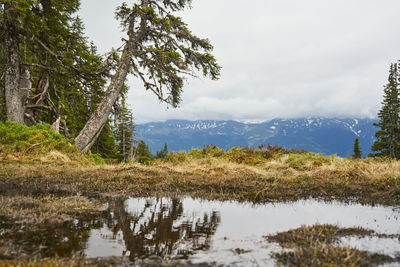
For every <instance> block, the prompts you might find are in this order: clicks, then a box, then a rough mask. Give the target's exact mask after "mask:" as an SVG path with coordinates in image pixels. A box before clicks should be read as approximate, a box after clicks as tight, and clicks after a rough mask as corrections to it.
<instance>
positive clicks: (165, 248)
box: [0, 197, 400, 266]
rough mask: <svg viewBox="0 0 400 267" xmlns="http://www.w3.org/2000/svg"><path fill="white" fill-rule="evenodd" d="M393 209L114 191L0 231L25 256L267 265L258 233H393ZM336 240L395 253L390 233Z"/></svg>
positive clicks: (396, 228) (269, 246)
mask: <svg viewBox="0 0 400 267" xmlns="http://www.w3.org/2000/svg"><path fill="white" fill-rule="evenodd" d="M399 215H400V210H399V209H393V208H391V207H383V206H375V207H372V206H363V205H360V204H354V203H353V204H351V203H350V204H343V203H340V202H321V201H317V200H303V201H296V202H288V203H274V204H271V203H270V204H263V205H254V204H252V203H239V202H235V201H231V202H229V201H227V202H221V201H206V200H199V199H193V198H190V197H186V198H181V199H170V198H129V199H126V200H124V199H114V200H112V201H110V202H109V203H108V208H107V210H106V211H105V212H104V213H103V214H101V215H96V216H88V217H86V218H80V219H79V220H76V221H75V222H73V223H69V224H66V225H64V226H63V227H61V228H50V229H41V230H40V231H26V229H25V230H24V231H21V232H18V231H15V233H14V236H13V237H10V236H7V237H5V236H2V238H3V237H4V238H8V239H10V240H11V239H12V240H13V241H12V242H13V243H16V244H18V245H19V246H20V247H21V251H23V252H24V253H25V254H26V255H28V256H30V257H35V256H38V257H55V256H58V257H72V256H78V257H79V256H82V257H86V258H94V257H108V256H117V257H120V256H126V257H128V258H129V259H130V260H131V261H135V260H137V259H142V258H148V257H150V256H154V255H157V256H159V257H161V258H163V259H175V258H188V259H189V260H190V261H191V262H192V263H195V264H196V263H202V262H209V263H210V262H216V263H217V264H218V265H219V264H223V265H227V266H235V265H236V266H257V265H262V266H266V265H267V266H268V265H272V266H273V265H274V264H275V262H274V260H273V259H272V258H271V257H270V253H271V252H273V251H274V252H277V251H281V248H280V247H279V246H278V245H277V244H274V243H268V242H267V241H266V240H265V238H264V236H265V235H269V234H274V233H277V232H283V231H288V230H290V229H295V228H298V227H300V226H302V225H308V226H311V225H314V224H316V223H319V224H333V225H339V226H340V227H358V226H360V227H363V228H367V229H372V230H375V231H376V232H377V233H379V234H387V235H396V236H398V235H399V234H400V224H399ZM1 228H4V227H3V226H2V225H1V223H0V231H1ZM342 243H343V244H345V245H350V246H355V247H357V248H360V249H362V250H368V251H371V252H379V253H385V254H387V255H391V256H393V257H395V256H400V255H398V253H397V252H398V251H400V240H398V239H394V238H393V239H388V238H386V239H383V238H380V237H377V238H369V239H354V238H352V237H349V238H347V239H343V240H342ZM389 247H390V249H388V248H389ZM1 256H2V255H1V240H0V258H1ZM17 256H21V255H17ZM15 257H16V256H15Z"/></svg>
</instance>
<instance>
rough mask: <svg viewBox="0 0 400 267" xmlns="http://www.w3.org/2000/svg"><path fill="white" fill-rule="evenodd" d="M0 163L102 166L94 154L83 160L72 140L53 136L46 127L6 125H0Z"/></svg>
mask: <svg viewBox="0 0 400 267" xmlns="http://www.w3.org/2000/svg"><path fill="white" fill-rule="evenodd" d="M0 160H1V161H3V162H6V161H19V162H58V163H60V162H61V163H76V164H80V165H84V164H90V163H96V164H104V160H103V159H102V158H101V157H100V156H98V155H96V154H92V155H88V156H84V155H83V154H82V153H81V152H80V151H79V150H78V149H77V148H76V146H75V145H74V142H73V140H70V139H67V138H65V137H64V136H63V135H61V134H58V133H55V132H54V131H53V130H52V129H51V127H50V125H48V124H38V125H36V126H32V127H28V126H25V125H18V124H15V123H13V122H9V121H6V122H4V123H3V122H0Z"/></svg>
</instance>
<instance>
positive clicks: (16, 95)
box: [4, 2, 26, 124]
mask: <svg viewBox="0 0 400 267" xmlns="http://www.w3.org/2000/svg"><path fill="white" fill-rule="evenodd" d="M4 17H5V21H4V45H5V49H4V50H5V61H6V62H5V63H6V66H5V84H4V85H5V86H4V87H5V98H6V108H7V119H8V120H10V121H13V122H16V123H18V124H24V114H25V107H24V106H25V101H26V99H25V98H24V97H23V95H24V94H25V92H21V90H20V55H19V33H18V30H17V26H16V21H17V19H18V14H17V11H16V9H15V7H14V6H13V2H6V3H4Z"/></svg>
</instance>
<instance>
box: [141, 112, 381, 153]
mask: <svg viewBox="0 0 400 267" xmlns="http://www.w3.org/2000/svg"><path fill="white" fill-rule="evenodd" d="M376 121H377V120H374V119H336V118H300V119H274V120H271V121H265V122H257V123H251V122H238V121H233V120H228V121H222V120H198V121H187V120H168V121H165V122H150V123H145V124H138V125H136V130H135V131H136V132H135V135H136V136H135V137H136V138H137V139H143V140H144V141H145V142H146V143H148V144H149V145H150V147H151V149H152V152H153V153H154V152H155V151H158V150H161V149H162V148H163V147H164V143H165V142H166V143H167V144H168V149H169V150H170V151H179V150H189V149H192V148H202V147H203V146H205V145H210V144H214V145H217V146H219V147H222V148H224V149H230V148H231V147H233V146H249V147H257V146H259V145H261V144H264V145H268V144H269V145H279V146H283V147H285V148H295V149H304V150H307V151H312V152H315V153H323V154H326V155H331V154H337V155H339V156H342V157H348V156H350V155H351V154H352V152H353V143H354V139H355V137H356V136H358V137H359V139H360V146H361V149H362V151H363V155H364V156H366V155H368V154H369V153H370V152H371V151H370V148H371V146H372V143H373V142H374V134H375V131H376V130H377V128H376V127H374V126H373V123H374V122H376Z"/></svg>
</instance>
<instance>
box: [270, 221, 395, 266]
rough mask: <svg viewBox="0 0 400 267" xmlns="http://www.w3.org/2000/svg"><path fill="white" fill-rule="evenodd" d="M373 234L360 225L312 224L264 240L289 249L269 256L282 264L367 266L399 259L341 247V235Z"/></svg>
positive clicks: (373, 233)
mask: <svg viewBox="0 0 400 267" xmlns="http://www.w3.org/2000/svg"><path fill="white" fill-rule="evenodd" d="M374 235H377V234H376V233H375V232H374V231H372V230H368V229H363V228H339V227H338V226H334V225H314V226H302V227H300V228H297V229H294V230H290V231H287V232H282V233H277V234H276V235H271V236H267V240H268V241H270V242H276V243H278V244H279V245H280V246H282V248H285V249H290V250H284V251H282V252H278V253H273V255H272V256H273V257H274V258H275V259H276V260H277V262H278V263H279V264H282V265H285V266H364V265H368V266H370V265H377V264H382V263H390V262H399V261H400V259H399V258H397V259H395V258H392V257H390V256H386V255H382V254H376V253H370V252H366V251H359V250H357V249H354V248H349V247H345V246H340V242H339V239H340V238H341V237H345V236H374ZM379 236H382V235H379Z"/></svg>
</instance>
